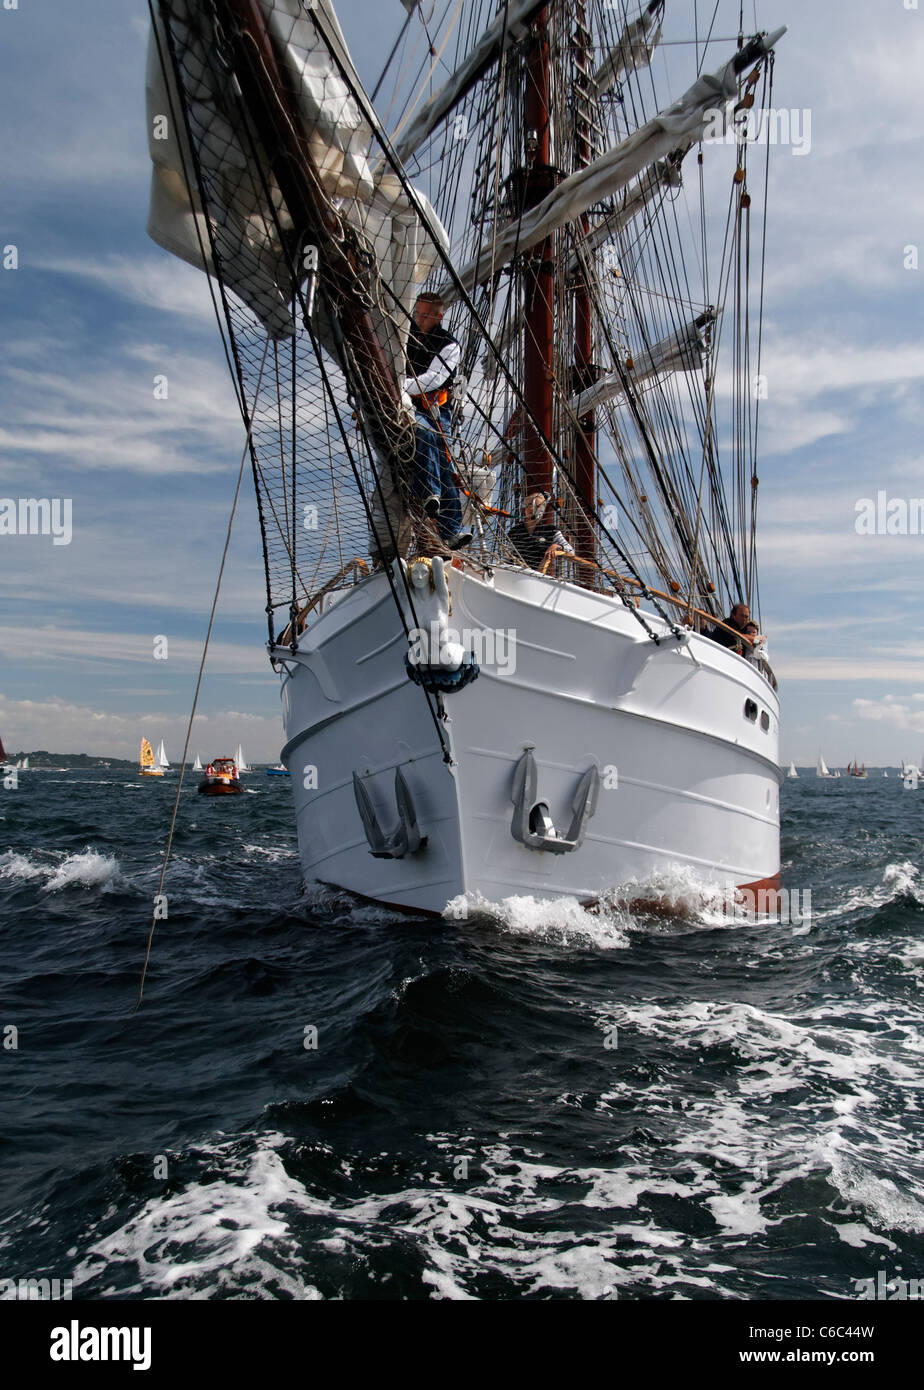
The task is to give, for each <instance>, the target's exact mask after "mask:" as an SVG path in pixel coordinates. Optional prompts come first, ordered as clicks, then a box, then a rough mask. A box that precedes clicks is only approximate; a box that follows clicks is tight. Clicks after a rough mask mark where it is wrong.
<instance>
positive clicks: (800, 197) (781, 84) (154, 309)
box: [0, 0, 924, 767]
mask: <svg viewBox="0 0 924 1390" xmlns="http://www.w3.org/2000/svg"><path fill="white" fill-rule="evenodd" d="M11 3H12V0H0V118H2V129H3V132H4V139H3V140H2V141H0V189H2V195H0V267H2V268H0V316H2V323H3V336H2V343H3V347H2V352H0V399H2V410H0V499H2V498H19V497H23V496H28V497H47V498H62V499H70V500H71V504H72V520H71V537H70V543H69V544H60V545H55V544H54V543H53V539H52V538H51V537H49V536H24V535H15V536H2V535H0V735H2V737H3V740H4V742H5V744H6V747H7V751H8V752H14V753H15V752H17V751H19V750H20V749H22V750H26V751H28V750H30V749H36V748H47V749H52V750H55V751H59V752H88V753H93V754H102V755H107V754H110V755H114V756H121V757H134V756H136V754H137V749H138V744H139V740H140V737H141V735H142V734H145V735H146V736H147V737H149V738H150V739H151V740H152V742H154V743H155V746H156V742H157V741H159V740H160V739H161V738H163V739H164V740H165V742H166V744H167V751H168V754H170V756H171V757H172V758H174V759H176V758H177V757H178V756H179V753H180V752H181V750H182V744H183V739H184V737H185V729H186V720H187V717H188V712H189V707H190V704H191V700H192V694H193V689H194V685H195V678H196V672H197V669H198V663H199V657H200V654H201V648H202V641H203V638H204V635H205V630H206V626H207V622H208V613H209V608H210V605H211V600H212V594H213V590H214V585H215V578H216V574H217V570H218V564H219V561H220V558H221V551H222V547H223V544H224V531H225V525H226V521H227V516H228V512H229V509H230V505H231V499H232V495H233V492H234V487H235V482H236V478H237V472H238V468H239V465H240V459H241V453H242V450H243V447H244V437H243V428H242V426H241V422H240V416H239V414H238V412H237V406H236V403H235V398H234V393H233V390H232V387H231V382H230V379H229V376H228V372H227V368H226V365H225V362H224V357H223V353H222V350H221V345H220V341H219V336H218V333H217V329H216V325H215V321H214V316H213V311H212V307H211V302H210V299H209V295H208V289H207V282H206V280H205V277H204V276H202V275H201V274H199V273H198V272H197V271H195V270H193V269H192V268H190V267H188V266H186V265H183V264H182V263H180V262H179V261H177V260H175V259H174V258H172V257H171V256H169V255H168V254H167V253H166V252H164V251H162V250H160V249H159V248H158V247H156V246H155V245H154V244H153V243H152V242H150V241H149V240H148V238H147V236H146V233H145V225H146V220H147V201H148V189H149V180H150V174H149V163H148V155H147V138H146V129H145V113H144V63H145V49H146V35H147V4H146V0H83V3H81V4H80V5H75V4H74V3H73V0H41V3H39V0H19V3H18V6H17V7H16V8H15V9H10V8H8V6H9V4H11ZM723 3H724V0H723ZM724 7H725V9H726V10H729V6H728V4H727V3H725V4H724ZM702 8H703V7H702V6H701V9H702ZM707 8H708V7H707ZM667 9H668V12H669V23H670V25H671V26H672V27H671V28H670V30H669V31H666V33H667V32H670V33H671V34H672V35H674V36H675V37H680V38H683V37H687V36H688V31H689V32H690V33H692V19H691V16H692V4H691V3H690V2H689V0H668V5H667ZM755 9H756V27H757V28H767V29H772V28H776V27H778V26H779V25H781V24H786V25H788V26H789V32H788V33H787V35H786V36H785V38H784V39H783V40H782V41H781V43H780V45H779V48H778V57H777V64H776V79H775V88H774V106H775V107H777V108H780V107H785V108H788V109H790V110H798V111H799V112H800V113H801V120H802V127H803V130H804V131H808V130H809V127H808V126H807V125H806V124H805V122H806V117H807V118H808V119H809V120H810V122H811V125H810V135H811V138H810V141H807V142H806V148H805V152H804V153H801V154H795V153H793V151H792V149H790V148H785V147H780V149H779V150H777V151H775V152H774V157H773V159H772V162H771V199H770V218H769V233H768V262H767V289H766V305H767V307H766V313H765V328H764V334H765V337H764V360H763V364H762V366H763V372H764V374H765V376H766V378H767V399H766V400H765V401H764V402H763V404H762V406H761V429H762V439H761V463H760V470H759V471H760V507H759V520H760V532H759V564H760V599H761V616H762V629H763V631H764V632H765V633H767V635H768V650H769V653H770V657H771V660H772V662H773V665H774V668H775V670H776V672H777V675H778V677H779V680H780V686H781V697H782V703H783V713H782V734H781V760H782V761H784V762H787V763H788V762H789V760H790V759H793V760H794V761H795V762H796V763H797V765H808V764H813V763H814V761H815V758H816V756H817V753H818V751H819V749H821V750H822V751H823V752H824V756H825V758H826V760H827V762H828V763H829V765H831V766H832V767H833V766H837V765H841V766H843V765H844V764H845V763H846V761H847V760H848V759H849V758H852V757H854V756H857V757H858V758H859V759H860V760H861V761H864V762H866V764H867V765H868V766H879V765H888V766H894V765H897V764H898V762H899V761H900V760H901V759H902V758H904V759H906V760H908V759H913V760H915V761H917V760H919V758H920V757H921V751H922V749H924V637H922V627H921V619H920V607H921V603H920V575H921V562H922V556H924V534H889V533H887V532H886V526H885V521H886V514H885V513H884V514H883V516H882V522H883V525H882V526H881V530H882V532H883V533H882V534H875V533H874V534H859V533H858V529H857V527H858V506H859V507H861V508H862V503H863V499H870V500H871V501H872V502H873V503H875V502H876V499H877V497H878V496H879V495H880V494H881V502H882V505H883V506H886V507H888V506H889V504H891V505H892V510H891V512H890V513H889V514H888V515H891V516H893V517H894V520H893V521H892V522H891V524H890V527H891V529H895V528H896V527H898V526H899V525H900V523H901V505H900V504H901V503H902V502H904V503H906V504H907V503H908V502H910V501H911V500H912V499H915V498H924V468H922V463H924V430H922V425H924V338H922V321H924V313H922V309H924V174H922V172H921V171H922V161H921V154H920V143H921V135H922V130H924V85H922V83H921V80H920V75H921V73H922V72H924V0H921V7H920V8H918V7H916V6H915V4H914V0H837V3H835V0H799V3H798V4H796V3H795V2H794V0H760V2H759V4H758V5H757V6H756V7H755V6H754V4H753V0H748V4H747V5H746V6H745V15H746V28H748V29H753V28H754V27H755V26H754V25H753V23H751V21H753V20H754V17H755ZM337 10H338V15H339V17H340V21H341V25H342V27H343V29H344V32H345V35H346V38H347V41H348V43H349V44H350V47H351V51H352V54H353V58H354V61H355V63H356V66H357V68H358V70H359V72H360V75H361V76H362V77H363V78H364V80H365V81H366V83H367V86H370V87H371V86H372V85H374V82H375V80H376V78H377V76H378V73H379V68H380V65H381V62H382V60H383V56H384V53H385V52H386V51H387V47H390V43H391V40H392V38H393V36H394V35H395V34H396V33H397V29H398V27H399V26H400V24H401V23H402V22H403V20H404V17H405V12H404V9H403V6H402V5H401V3H400V0H340V3H339V4H338V5H337ZM730 10H733V11H734V13H735V16H737V10H738V6H737V4H734V5H731V6H730ZM686 21H689V22H686ZM412 22H417V21H416V20H412ZM736 29H737V24H736V23H735V24H733V26H732V28H728V27H726V28H725V29H724V30H723V33H726V34H732V33H734V32H735V31H736ZM681 52H682V50H681V48H680V47H672V48H670V49H665V50H664V53H663V55H662V57H663V63H664V66H663V67H662V68H661V69H660V72H661V74H662V76H663V74H664V73H665V72H666V73H667V75H668V76H670V73H671V70H676V71H677V72H678V81H677V84H676V91H677V94H679V92H680V90H682V87H683V86H684V85H686V84H684V83H683V82H682V81H681V80H680V73H681V70H682V63H681V58H680V54H681ZM724 52H725V48H724V47H717V48H716V49H715V50H713V52H712V56H713V57H714V58H715V59H716V60H717V61H715V62H713V63H710V64H707V67H709V68H713V67H716V66H718V61H719V60H721V58H722V57H723V55H724ZM13 247H15V254H14V255H11V254H10V252H9V248H13ZM919 263H920V268H918V265H919ZM162 377H166V380H167V394H166V399H163V398H158V396H156V395H155V378H162ZM158 395H159V396H160V397H162V396H163V387H161V389H160V391H159V392H158ZM861 529H862V528H861ZM919 529H921V530H924V528H919ZM874 531H875V526H874ZM265 601H266V600H265V591H264V587H263V571H262V558H261V555H260V550H259V535H258V528H257V519H256V508H255V504H254V500H253V493H252V485H251V483H250V481H249V472H248V473H247V475H246V477H245V486H244V489H243V490H242V494H241V501H240V503H239V506H238V512H237V518H236V521H235V527H234V532H233V536H232V543H231V549H230V553H229V558H228V565H227V568H226V572H225V579H224V582H223V587H222V596H221V602H220V607H219V610H218V616H217V619H216V625H215V629H214V633H213V638H212V643H211V647H210V654H209V660H208V665H207V668H206V677H205V682H204V686H203V691H202V695H201V697H200V703H199V715H198V718H197V724H196V728H195V731H194V734H193V740H192V745H191V749H192V753H195V752H196V751H199V752H201V753H203V754H204V755H209V756H212V755H217V754H219V753H221V752H222V751H226V750H229V749H233V748H236V746H237V744H238V743H239V742H240V743H242V744H243V746H244V750H245V753H246V755H247V757H248V760H249V761H254V760H256V761H262V760H266V761H275V760H276V758H277V757H278V753H279V750H280V748H281V746H282V743H283V734H282V725H281V719H280V714H279V692H278V682H277V678H276V677H275V676H274V674H273V672H272V670H271V668H270V666H269V662H268V660H267V657H266V650H265V645H264V644H265V640H266V625H265V617H264V612H263V609H264V604H265ZM163 638H166V639H167V640H166V650H167V656H166V659H158V656H157V655H156V653H158V652H160V653H162V652H163V650H164V642H163V640H162V639H163Z"/></svg>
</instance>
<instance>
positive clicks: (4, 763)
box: [0, 738, 13, 772]
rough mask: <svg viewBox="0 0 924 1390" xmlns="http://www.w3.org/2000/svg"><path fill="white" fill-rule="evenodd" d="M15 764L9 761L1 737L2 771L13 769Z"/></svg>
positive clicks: (0, 759) (0, 770) (0, 762)
mask: <svg viewBox="0 0 924 1390" xmlns="http://www.w3.org/2000/svg"><path fill="white" fill-rule="evenodd" d="M12 768H13V764H12V763H10V762H8V761H7V756H6V753H5V752H4V750H3V739H2V738H0V772H3V771H5V770H7V769H8V770H10V771H12Z"/></svg>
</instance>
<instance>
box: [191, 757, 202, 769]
mask: <svg viewBox="0 0 924 1390" xmlns="http://www.w3.org/2000/svg"><path fill="white" fill-rule="evenodd" d="M192 770H193V772H201V771H202V759H201V758H200V757H199V754H198V753H197V754H196V761H195V762H194V763H193V765H192Z"/></svg>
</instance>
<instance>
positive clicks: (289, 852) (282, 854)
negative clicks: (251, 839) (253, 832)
mask: <svg viewBox="0 0 924 1390" xmlns="http://www.w3.org/2000/svg"><path fill="white" fill-rule="evenodd" d="M241 849H242V850H243V851H244V853H245V854H246V855H247V857H248V859H267V860H268V861H269V862H270V864H278V863H280V862H281V861H282V860H283V859H297V858H298V850H296V849H293V848H292V846H291V845H241Z"/></svg>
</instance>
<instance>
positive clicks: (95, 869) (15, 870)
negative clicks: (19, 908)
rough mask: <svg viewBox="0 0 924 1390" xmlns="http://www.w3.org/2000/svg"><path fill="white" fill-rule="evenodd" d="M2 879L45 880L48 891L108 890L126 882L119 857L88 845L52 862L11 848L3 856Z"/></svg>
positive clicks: (43, 887)
mask: <svg viewBox="0 0 924 1390" xmlns="http://www.w3.org/2000/svg"><path fill="white" fill-rule="evenodd" d="M0 878H7V879H11V880H12V881H13V882H19V883H29V882H32V881H34V880H36V879H44V880H45V882H44V883H43V884H42V891H43V892H46V893H57V892H59V891H60V890H61V889H62V888H73V887H80V888H99V889H101V890H102V891H103V892H106V891H109V890H111V889H113V888H115V887H117V886H119V885H121V883H122V882H123V880H122V874H121V871H120V869H119V862H118V860H117V859H114V858H112V857H110V856H109V855H106V854H99V853H98V852H97V851H96V850H95V849H91V848H90V847H89V845H88V846H87V848H86V849H85V850H84V851H83V853H82V854H68V855H63V856H61V855H58V856H57V862H52V863H43V862H42V861H41V860H40V859H37V858H33V857H32V856H30V855H22V854H14V853H13V852H12V851H9V852H7V853H6V854H3V855H0Z"/></svg>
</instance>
